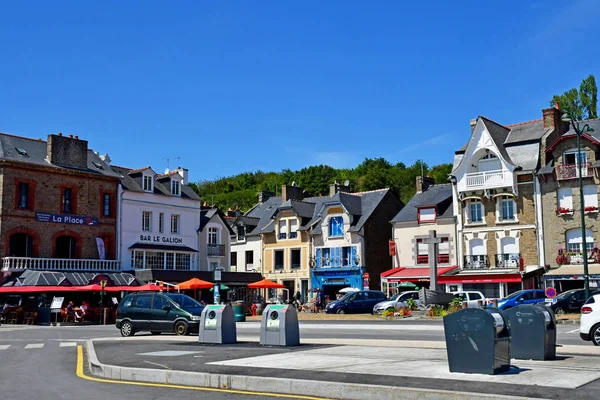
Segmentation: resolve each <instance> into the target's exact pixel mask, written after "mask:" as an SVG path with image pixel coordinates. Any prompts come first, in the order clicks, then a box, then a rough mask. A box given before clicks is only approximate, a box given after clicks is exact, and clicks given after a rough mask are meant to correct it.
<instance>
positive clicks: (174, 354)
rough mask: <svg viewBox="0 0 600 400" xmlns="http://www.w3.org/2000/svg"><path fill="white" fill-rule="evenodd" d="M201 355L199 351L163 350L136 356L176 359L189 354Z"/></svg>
mask: <svg viewBox="0 0 600 400" xmlns="http://www.w3.org/2000/svg"><path fill="white" fill-rule="evenodd" d="M198 353H202V352H201V351H176V350H164V351H152V352H150V353H139V354H136V355H138V356H156V357H177V356H187V355H190V354H198Z"/></svg>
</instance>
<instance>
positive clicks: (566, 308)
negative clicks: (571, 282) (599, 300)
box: [546, 289, 600, 314]
mask: <svg viewBox="0 0 600 400" xmlns="http://www.w3.org/2000/svg"><path fill="white" fill-rule="evenodd" d="M595 294H600V291H598V290H594V291H593V292H590V297H591V296H593V295H595ZM586 300H587V299H586V298H585V289H572V290H567V291H566V292H563V293H561V294H559V295H558V296H556V297H555V298H553V299H546V304H547V305H548V307H550V308H551V309H552V311H554V313H555V314H564V313H568V312H581V307H582V306H583V305H584V304H585V301H586Z"/></svg>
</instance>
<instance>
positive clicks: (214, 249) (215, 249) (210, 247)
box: [206, 243, 225, 257]
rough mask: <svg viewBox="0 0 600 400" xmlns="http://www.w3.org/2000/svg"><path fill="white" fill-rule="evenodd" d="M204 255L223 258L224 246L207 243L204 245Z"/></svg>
mask: <svg viewBox="0 0 600 400" xmlns="http://www.w3.org/2000/svg"><path fill="white" fill-rule="evenodd" d="M206 254H207V255H208V256H209V257H223V256H224V255H225V245H224V244H211V243H209V244H207V245H206Z"/></svg>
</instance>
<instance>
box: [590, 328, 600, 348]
mask: <svg viewBox="0 0 600 400" xmlns="http://www.w3.org/2000/svg"><path fill="white" fill-rule="evenodd" d="M590 337H591V338H592V343H594V346H600V324H597V325H594V326H593V327H592V329H591V330H590Z"/></svg>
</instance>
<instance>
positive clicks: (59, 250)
mask: <svg viewBox="0 0 600 400" xmlns="http://www.w3.org/2000/svg"><path fill="white" fill-rule="evenodd" d="M55 253H56V254H55V256H56V258H64V259H71V258H77V240H76V239H75V238H74V237H71V236H59V237H57V238H56V248H55Z"/></svg>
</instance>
